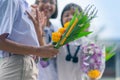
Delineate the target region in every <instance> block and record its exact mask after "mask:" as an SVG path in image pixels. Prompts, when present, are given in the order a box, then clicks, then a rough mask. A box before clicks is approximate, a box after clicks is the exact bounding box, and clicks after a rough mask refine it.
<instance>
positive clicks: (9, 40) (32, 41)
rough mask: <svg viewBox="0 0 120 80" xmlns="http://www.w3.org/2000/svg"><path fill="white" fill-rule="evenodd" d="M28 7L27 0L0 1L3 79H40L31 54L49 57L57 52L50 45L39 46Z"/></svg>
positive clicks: (0, 73) (1, 68)
mask: <svg viewBox="0 0 120 80" xmlns="http://www.w3.org/2000/svg"><path fill="white" fill-rule="evenodd" d="M27 6H28V4H27V3H26V1H25V0H0V10H1V11H0V55H1V60H0V80H37V75H38V70H37V68H36V64H35V62H34V60H33V58H32V57H31V56H32V55H36V56H40V57H43V58H50V57H53V56H54V55H56V54H57V53H58V50H56V49H54V48H53V46H51V45H48V46H41V47H39V43H38V39H37V36H36V32H35V30H34V27H33V26H34V25H33V22H32V21H31V20H30V19H29V17H28V15H27V13H26V10H27V9H28V7H27ZM37 20H38V19H37Z"/></svg>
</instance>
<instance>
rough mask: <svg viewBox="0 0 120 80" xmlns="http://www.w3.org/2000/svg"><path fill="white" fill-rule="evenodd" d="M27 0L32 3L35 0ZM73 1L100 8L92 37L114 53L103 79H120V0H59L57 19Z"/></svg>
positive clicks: (92, 28)
mask: <svg viewBox="0 0 120 80" xmlns="http://www.w3.org/2000/svg"><path fill="white" fill-rule="evenodd" d="M27 1H28V3H29V5H31V4H34V1H35V0H27ZM71 2H73V3H76V4H78V5H80V6H81V7H82V8H83V9H84V8H85V7H86V6H87V5H88V4H94V5H95V6H96V8H97V9H98V14H97V18H95V19H94V20H93V21H92V25H91V30H92V31H94V34H93V35H92V37H93V38H94V39H96V40H97V41H99V42H100V43H104V44H105V46H106V47H107V49H108V54H114V55H112V58H111V59H110V60H108V61H107V62H106V69H105V72H104V74H103V77H102V79H101V80H120V24H119V23H120V9H119V7H120V0H58V17H57V18H56V20H58V21H60V15H61V11H62V9H63V7H64V6H65V5H66V4H68V3H71ZM56 20H55V21H56ZM111 47H112V48H111Z"/></svg>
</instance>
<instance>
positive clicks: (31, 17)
mask: <svg viewBox="0 0 120 80" xmlns="http://www.w3.org/2000/svg"><path fill="white" fill-rule="evenodd" d="M26 13H27V14H28V16H29V18H30V19H31V20H32V21H33V22H34V17H33V16H32V14H30V13H29V12H28V11H26Z"/></svg>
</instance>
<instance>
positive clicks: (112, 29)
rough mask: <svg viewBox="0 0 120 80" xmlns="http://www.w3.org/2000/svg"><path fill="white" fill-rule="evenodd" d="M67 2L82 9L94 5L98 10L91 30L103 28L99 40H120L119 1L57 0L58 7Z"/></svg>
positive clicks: (30, 1)
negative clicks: (73, 3) (78, 5)
mask: <svg viewBox="0 0 120 80" xmlns="http://www.w3.org/2000/svg"><path fill="white" fill-rule="evenodd" d="M27 1H28V2H29V3H30V4H32V3H34V0H27ZM69 2H76V3H79V4H80V5H81V7H83V8H84V6H86V5H88V4H95V6H96V7H97V9H98V17H97V18H96V19H95V20H94V21H93V26H94V27H93V28H94V29H95V28H98V30H99V28H101V27H104V30H103V31H102V32H101V33H100V35H99V38H101V39H113V40H116V39H119V40H120V33H119V32H120V9H119V7H120V0H58V5H61V4H62V5H65V4H66V3H69ZM59 8H61V6H60V7H59ZM59 17H60V16H59Z"/></svg>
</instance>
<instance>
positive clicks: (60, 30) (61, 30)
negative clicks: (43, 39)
mask: <svg viewBox="0 0 120 80" xmlns="http://www.w3.org/2000/svg"><path fill="white" fill-rule="evenodd" d="M65 30H66V29H65V28H60V29H59V30H58V32H60V33H61V34H64V32H65Z"/></svg>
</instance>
